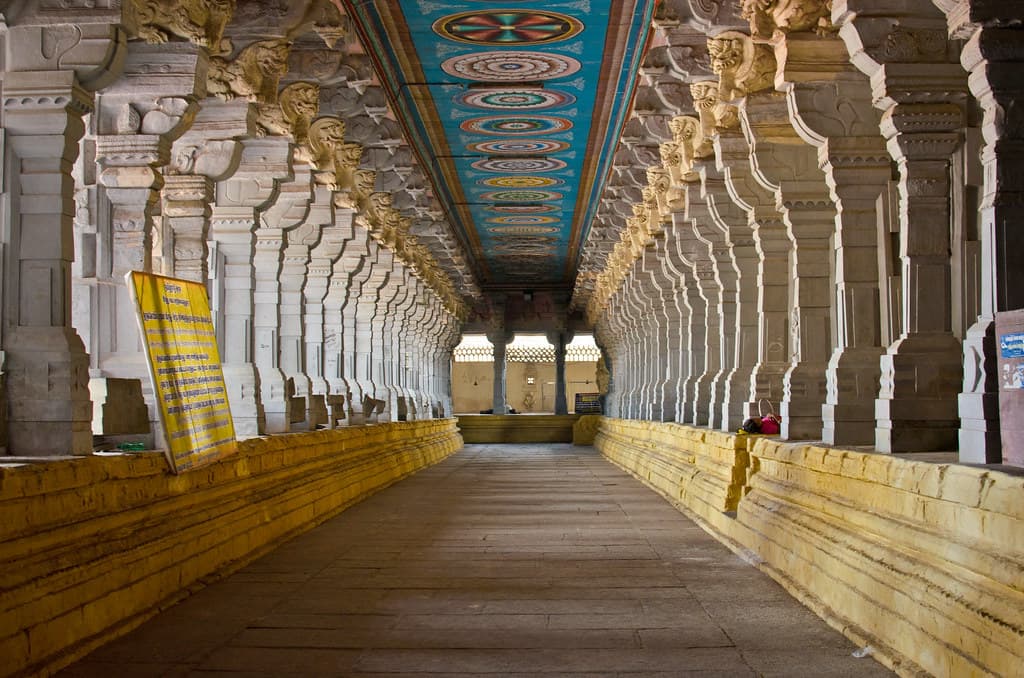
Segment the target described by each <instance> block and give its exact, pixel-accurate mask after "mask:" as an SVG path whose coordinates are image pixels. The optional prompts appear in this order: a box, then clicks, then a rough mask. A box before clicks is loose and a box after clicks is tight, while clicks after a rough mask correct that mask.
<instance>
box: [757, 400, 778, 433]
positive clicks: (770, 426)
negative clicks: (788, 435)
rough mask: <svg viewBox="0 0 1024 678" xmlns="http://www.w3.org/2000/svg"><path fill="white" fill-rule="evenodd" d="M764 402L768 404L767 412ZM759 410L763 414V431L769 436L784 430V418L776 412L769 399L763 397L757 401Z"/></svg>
mask: <svg viewBox="0 0 1024 678" xmlns="http://www.w3.org/2000/svg"><path fill="white" fill-rule="evenodd" d="M763 403H764V404H767V405H768V413H767V414H765V412H764V406H763ZM757 411H758V414H760V415H761V433H762V434H764V435H769V436H774V435H778V434H779V431H781V430H782V418H781V417H779V416H778V415H777V414H775V410H773V409H772V404H771V403H770V402H768V400H766V399H764V398H761V399H760V400H758V401H757Z"/></svg>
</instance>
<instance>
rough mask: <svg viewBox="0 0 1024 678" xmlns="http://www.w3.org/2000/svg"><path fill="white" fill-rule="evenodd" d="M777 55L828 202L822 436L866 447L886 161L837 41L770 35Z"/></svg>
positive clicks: (859, 78)
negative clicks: (828, 312)
mask: <svg viewBox="0 0 1024 678" xmlns="http://www.w3.org/2000/svg"><path fill="white" fill-rule="evenodd" d="M775 56H776V60H777V62H778V72H779V74H780V77H779V78H777V83H779V84H778V87H779V88H780V89H781V90H782V91H784V92H785V93H786V100H787V103H788V108H789V111H790V115H791V116H792V118H793V123H794V128H795V130H796V131H797V132H798V133H799V134H800V136H801V138H803V139H804V141H806V142H807V143H809V144H811V145H812V146H814V147H815V148H816V149H817V150H818V162H819V164H820V165H821V167H822V169H823V170H824V172H825V178H826V181H827V183H828V187H829V191H830V194H831V197H832V200H833V201H834V202H835V204H836V222H835V236H834V244H833V252H834V257H835V266H834V277H835V288H836V292H835V297H834V303H835V305H836V312H835V329H836V338H835V349H834V350H833V352H832V356H831V358H830V359H829V363H828V368H827V370H826V396H825V404H824V405H823V406H822V419H823V429H822V438H823V439H824V441H825V442H826V443H829V444H846V445H868V444H872V443H874V440H875V435H874V434H875V432H874V407H873V400H874V397H875V395H876V394H877V393H878V378H879V367H878V364H879V362H878V361H879V358H880V356H881V354H882V353H883V351H884V349H883V347H882V345H881V336H882V331H881V309H880V296H879V276H878V263H877V262H878V238H877V225H876V224H877V221H878V214H877V204H878V200H879V196H880V195H882V194H883V192H884V191H885V190H886V185H887V182H888V181H889V178H890V175H891V161H890V158H889V156H888V153H887V152H886V151H885V142H884V140H883V139H882V137H881V133H880V131H879V126H878V119H879V114H878V112H877V110H875V109H874V108H873V107H872V102H871V99H872V97H871V88H870V83H869V82H868V79H867V78H866V77H865V76H864V75H863V74H862V73H860V72H859V71H857V70H856V68H854V66H853V65H852V64H851V63H850V61H849V53H848V51H847V50H846V46H845V45H844V43H843V42H842V40H840V39H839V38H838V37H836V36H827V37H821V36H818V35H816V34H815V33H812V32H810V31H808V32H800V33H793V32H791V33H789V34H788V35H787V36H786V37H785V39H784V40H779V41H778V42H776V44H775ZM840 97H841V98H842V100H843V102H844V105H843V107H842V109H841V111H840V110H838V109H837V111H831V112H829V111H826V110H823V109H822V107H821V105H820V102H821V101H822V100H825V99H830V98H834V99H837V100H838V99H839V98H840ZM837 112H839V114H840V117H838V118H837V117H836V113H837Z"/></svg>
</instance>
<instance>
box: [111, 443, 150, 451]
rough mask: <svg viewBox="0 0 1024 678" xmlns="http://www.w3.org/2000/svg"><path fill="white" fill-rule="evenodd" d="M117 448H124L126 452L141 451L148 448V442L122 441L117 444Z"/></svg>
mask: <svg viewBox="0 0 1024 678" xmlns="http://www.w3.org/2000/svg"><path fill="white" fill-rule="evenodd" d="M117 449H119V450H124V451H125V452H140V451H142V450H144V449H146V443H139V442H134V443H121V444H120V445H118V446H117Z"/></svg>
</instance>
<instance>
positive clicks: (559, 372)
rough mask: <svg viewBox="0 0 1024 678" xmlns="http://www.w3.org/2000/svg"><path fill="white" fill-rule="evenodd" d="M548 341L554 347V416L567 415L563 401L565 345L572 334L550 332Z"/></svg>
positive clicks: (567, 408)
mask: <svg viewBox="0 0 1024 678" xmlns="http://www.w3.org/2000/svg"><path fill="white" fill-rule="evenodd" d="M548 341H550V342H551V343H552V344H554V345H555V414H569V406H568V403H567V402H566V400H565V345H566V344H568V343H569V342H570V341H572V332H551V333H550V334H548Z"/></svg>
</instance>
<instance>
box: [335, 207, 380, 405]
mask: <svg viewBox="0 0 1024 678" xmlns="http://www.w3.org/2000/svg"><path fill="white" fill-rule="evenodd" d="M369 243H370V236H369V234H368V233H367V232H366V229H364V228H362V227H361V226H359V225H357V224H355V222H354V220H353V224H352V238H351V239H350V240H346V241H345V246H344V249H343V250H342V253H341V256H340V257H339V258H338V261H337V262H335V264H334V272H333V274H332V275H331V282H330V286H329V288H328V292H327V298H326V300H325V302H324V335H325V338H324V350H325V357H324V364H325V366H326V375H327V382H328V385H329V387H330V392H331V394H332V395H339V396H342V397H343V398H344V405H343V412H344V414H345V416H344V417H341V418H338V419H336V420H337V421H339V422H341V421H342V420H344V421H343V423H352V422H351V414H352V412H353V411H356V410H358V411H361V408H362V404H361V403H359V402H355V403H354V402H353V401H352V398H353V397H354V396H356V395H357V394H358V388H357V387H356V384H355V341H356V336H355V323H356V299H357V298H358V296H359V294H360V292H361V291H362V285H363V279H364V277H365V276H366V274H367V272H368V270H367V269H368V268H369V262H368V255H369V253H370V249H369ZM331 416H332V417H334V416H336V415H335V414H332V415H331Z"/></svg>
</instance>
